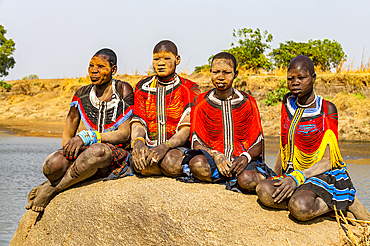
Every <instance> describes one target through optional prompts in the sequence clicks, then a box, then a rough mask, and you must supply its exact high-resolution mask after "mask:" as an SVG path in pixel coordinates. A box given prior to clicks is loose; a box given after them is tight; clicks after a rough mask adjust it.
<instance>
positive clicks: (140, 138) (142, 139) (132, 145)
mask: <svg viewBox="0 0 370 246" xmlns="http://www.w3.org/2000/svg"><path fill="white" fill-rule="evenodd" d="M137 140H141V141H143V143H144V144H145V139H144V138H143V137H137V138H135V139H134V140H132V142H131V148H132V149H133V148H134V144H135V142H136V141H137Z"/></svg>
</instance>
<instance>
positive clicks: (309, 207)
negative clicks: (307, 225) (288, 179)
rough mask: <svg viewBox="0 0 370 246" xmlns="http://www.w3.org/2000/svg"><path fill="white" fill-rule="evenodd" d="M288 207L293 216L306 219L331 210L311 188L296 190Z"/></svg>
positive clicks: (302, 219)
mask: <svg viewBox="0 0 370 246" xmlns="http://www.w3.org/2000/svg"><path fill="white" fill-rule="evenodd" d="M288 209H289V211H290V213H291V214H292V215H293V217H294V218H296V219H297V220H300V221H308V220H312V219H313V218H316V217H317V216H320V215H322V214H325V213H327V212H329V211H331V209H330V207H329V206H328V205H327V204H326V203H325V202H324V200H323V199H321V198H320V197H318V196H317V195H316V193H315V192H313V191H311V190H297V191H295V192H294V194H293V196H292V197H291V199H290V201H289V204H288Z"/></svg>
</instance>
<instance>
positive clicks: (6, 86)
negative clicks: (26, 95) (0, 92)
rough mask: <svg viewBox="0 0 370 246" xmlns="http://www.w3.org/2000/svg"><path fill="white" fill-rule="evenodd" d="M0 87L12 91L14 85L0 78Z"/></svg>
mask: <svg viewBox="0 0 370 246" xmlns="http://www.w3.org/2000/svg"><path fill="white" fill-rule="evenodd" d="M0 87H1V88H3V89H5V90H6V91H10V89H11V88H12V85H11V84H8V83H6V82H4V81H3V80H0Z"/></svg>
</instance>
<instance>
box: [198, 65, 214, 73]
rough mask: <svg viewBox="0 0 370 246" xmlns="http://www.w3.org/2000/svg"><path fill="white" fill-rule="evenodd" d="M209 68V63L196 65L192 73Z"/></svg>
mask: <svg viewBox="0 0 370 246" xmlns="http://www.w3.org/2000/svg"><path fill="white" fill-rule="evenodd" d="M210 69H211V65H208V64H206V65H202V66H199V67H198V66H197V67H195V69H194V73H200V72H203V71H209V70H210Z"/></svg>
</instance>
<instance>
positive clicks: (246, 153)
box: [241, 152, 252, 163]
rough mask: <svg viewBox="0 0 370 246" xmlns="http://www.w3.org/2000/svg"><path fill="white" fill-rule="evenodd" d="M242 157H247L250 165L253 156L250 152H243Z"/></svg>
mask: <svg viewBox="0 0 370 246" xmlns="http://www.w3.org/2000/svg"><path fill="white" fill-rule="evenodd" d="M241 155H244V156H245V157H247V159H248V163H249V162H251V160H252V156H251V155H250V154H249V153H248V152H243V153H241Z"/></svg>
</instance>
